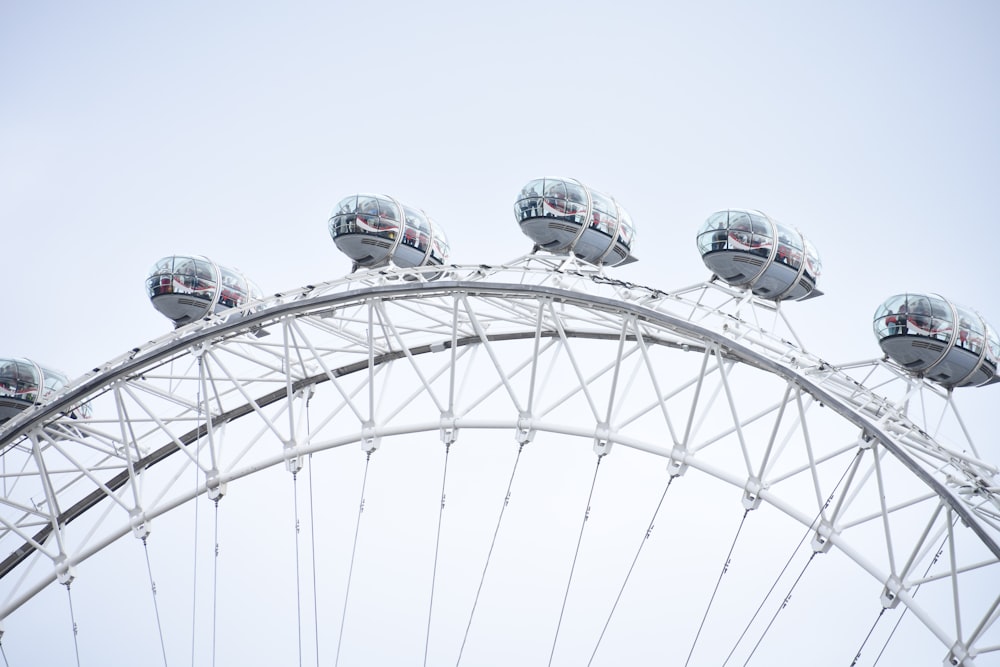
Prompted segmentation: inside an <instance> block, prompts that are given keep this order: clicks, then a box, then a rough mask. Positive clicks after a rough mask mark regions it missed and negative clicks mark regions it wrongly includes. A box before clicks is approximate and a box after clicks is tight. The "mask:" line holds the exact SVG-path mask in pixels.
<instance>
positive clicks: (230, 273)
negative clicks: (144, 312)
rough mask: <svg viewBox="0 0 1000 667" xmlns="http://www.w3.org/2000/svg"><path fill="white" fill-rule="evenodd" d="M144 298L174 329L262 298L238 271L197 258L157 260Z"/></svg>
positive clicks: (189, 256) (177, 257) (254, 286)
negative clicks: (171, 322)
mask: <svg viewBox="0 0 1000 667" xmlns="http://www.w3.org/2000/svg"><path fill="white" fill-rule="evenodd" d="M146 295H147V296H148V297H149V299H150V301H152V302H153V307H154V308H156V309H157V310H158V311H160V312H161V313H163V315H165V316H166V317H167V318H169V319H170V320H172V321H173V322H174V325H175V326H181V325H183V324H187V323H188V322H193V321H194V320H197V319H201V318H202V317H205V316H206V315H209V314H211V313H218V312H222V311H223V310H227V309H229V308H239V307H243V306H245V305H246V304H247V303H249V302H250V301H252V300H256V299H260V298H261V292H260V289H259V288H258V287H257V286H256V285H255V284H253V283H252V282H250V281H249V280H247V278H246V276H244V275H243V274H242V273H241V272H240V271H239V270H237V269H230V268H228V267H225V266H222V265H221V264H216V263H215V262H213V261H212V260H210V259H209V258H207V257H202V256H200V255H171V256H170V257H164V258H163V259H161V260H159V261H157V262H156V264H154V265H153V268H151V269H150V270H149V277H148V278H147V279H146Z"/></svg>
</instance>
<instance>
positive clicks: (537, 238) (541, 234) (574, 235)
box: [514, 178, 636, 266]
mask: <svg viewBox="0 0 1000 667" xmlns="http://www.w3.org/2000/svg"><path fill="white" fill-rule="evenodd" d="M514 216H515V217H516V218H517V221H518V223H519V224H520V225H521V231H522V232H524V233H525V234H526V235H527V236H528V237H529V238H531V240H532V241H534V242H535V243H536V244H537V245H538V246H539V247H541V248H544V249H545V250H548V251H550V252H554V253H565V254H569V253H573V254H574V255H576V256H577V257H579V258H580V259H583V260H585V261H587V262H590V263H591V264H607V265H608V266H617V265H619V264H627V263H631V262H634V261H636V258H635V257H634V256H633V255H632V244H633V241H634V240H635V223H633V222H632V218H631V217H630V216H629V214H628V213H627V212H626V211H625V209H623V208H622V207H621V205H619V204H618V202H617V201H615V199H614V197H609V196H608V195H605V194H602V193H600V192H597V191H596V190H591V189H590V188H588V187H587V186H586V185H584V184H583V183H581V182H580V181H576V180H573V179H571V178H538V179H535V180H533V181H531V182H530V183H528V184H527V185H525V186H524V187H523V188H522V189H521V194H520V195H518V198H517V203H515V204H514Z"/></svg>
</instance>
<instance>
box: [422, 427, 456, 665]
mask: <svg viewBox="0 0 1000 667" xmlns="http://www.w3.org/2000/svg"><path fill="white" fill-rule="evenodd" d="M450 453H451V443H445V445H444V472H443V473H442V474H441V507H440V508H439V509H438V525H437V538H436V539H435V540H434V568H433V569H432V570H431V599H430V602H429V603H428V605H427V635H426V637H425V638H424V667H427V651H428V649H429V648H430V645H431V614H432V612H433V611H434V585H435V584H436V583H437V567H438V553H439V552H440V550H441V523H442V522H443V519H444V499H445V493H444V491H445V485H446V484H447V483H448V455H449V454H450Z"/></svg>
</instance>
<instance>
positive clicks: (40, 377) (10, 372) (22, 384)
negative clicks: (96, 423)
mask: <svg viewBox="0 0 1000 667" xmlns="http://www.w3.org/2000/svg"><path fill="white" fill-rule="evenodd" d="M66 384H67V380H66V375H65V374H63V373H61V372H59V371H57V370H53V369H51V368H47V367H45V366H42V365H41V364H38V363H36V362H34V361H31V360H30V359H0V423H3V422H5V421H7V420H8V419H10V418H11V417H13V416H14V415H16V414H17V413H18V412H20V411H21V410H24V409H25V408H29V407H31V406H32V405H36V404H38V403H41V402H42V401H44V400H45V399H46V398H48V397H49V396H51V395H52V394H54V393H55V392H57V391H59V390H60V389H62V388H63V387H65V386H66ZM90 414H91V408H90V405H89V404H87V403H84V404H83V405H80V406H79V407H77V408H75V409H74V410H73V411H72V412H71V413H70V416H72V417H74V418H76V417H84V418H86V417H90Z"/></svg>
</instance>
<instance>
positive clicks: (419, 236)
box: [328, 194, 448, 268]
mask: <svg viewBox="0 0 1000 667" xmlns="http://www.w3.org/2000/svg"><path fill="white" fill-rule="evenodd" d="M328 228H329V231H330V236H331V237H332V238H333V241H334V243H336V244H337V248H339V249H340V251H341V252H343V253H344V254H345V255H347V256H348V257H350V258H351V260H352V261H353V262H354V264H355V265H356V267H365V268H371V267H377V266H384V265H387V264H389V263H390V262H392V263H393V264H395V265H396V266H399V267H402V268H411V267H416V266H427V265H441V264H444V263H445V262H446V261H447V260H448V241H447V238H446V237H445V234H444V231H443V230H442V229H441V228H440V227H439V226H438V225H437V224H435V222H434V221H433V220H432V219H431V218H430V217H428V216H427V214H426V213H424V211H422V210H419V209H415V208H411V207H409V206H406V205H404V204H401V203H400V202H398V201H397V200H395V199H393V198H392V197H389V196H386V195H369V194H357V195H351V196H350V197H346V198H344V199H342V200H341V201H340V203H338V204H337V206H336V208H334V211H333V213H332V214H331V216H330V220H329V223H328Z"/></svg>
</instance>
